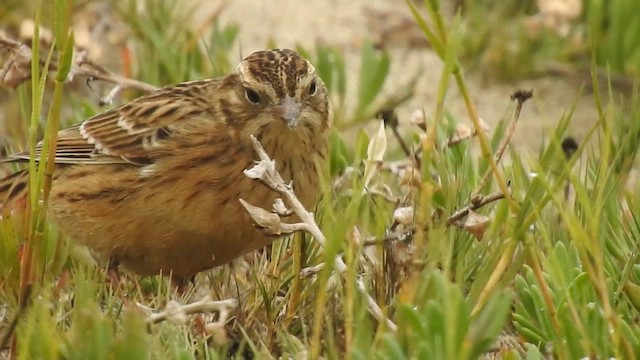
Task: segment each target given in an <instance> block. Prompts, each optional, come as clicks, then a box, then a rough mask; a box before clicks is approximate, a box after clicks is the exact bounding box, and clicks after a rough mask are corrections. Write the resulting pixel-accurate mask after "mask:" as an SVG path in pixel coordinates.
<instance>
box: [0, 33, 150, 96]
mask: <svg viewBox="0 0 640 360" xmlns="http://www.w3.org/2000/svg"><path fill="white" fill-rule="evenodd" d="M0 50H5V51H8V52H9V53H10V55H9V58H8V59H7V61H6V62H5V63H4V65H3V66H2V68H1V69H0V86H12V87H15V86H18V85H20V84H22V83H23V82H25V81H27V80H29V79H30V78H31V58H32V56H33V53H32V52H31V48H30V47H29V46H27V45H25V44H23V43H21V42H19V41H16V40H13V39H10V38H8V37H5V36H1V35H0ZM40 65H41V66H42V65H44V60H42V59H41V60H40ZM57 69H58V63H57V61H55V60H53V59H52V60H51V64H50V65H49V71H56V70H57ZM76 76H82V77H86V78H87V79H88V80H103V81H106V82H110V83H113V84H115V87H114V88H113V89H112V90H111V91H110V92H109V94H108V95H107V96H105V97H104V98H103V99H101V101H100V103H101V105H105V104H110V103H111V102H112V101H113V98H114V97H115V96H116V94H117V93H118V92H120V91H121V90H123V89H137V90H141V91H144V92H151V91H154V90H157V89H158V88H157V87H156V86H154V85H151V84H147V83H145V82H142V81H139V80H134V79H129V78H126V77H124V76H121V75H118V74H116V73H114V72H112V71H110V70H107V69H106V68H105V67H103V66H101V65H99V64H97V63H96V62H94V61H93V60H91V59H89V58H88V56H87V53H86V52H85V51H80V52H78V53H77V54H76V56H75V58H74V61H73V63H72V64H71V70H70V71H69V76H68V78H67V80H68V81H71V80H73V78H74V77H76Z"/></svg>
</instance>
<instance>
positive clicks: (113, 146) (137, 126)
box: [8, 80, 217, 164]
mask: <svg viewBox="0 0 640 360" xmlns="http://www.w3.org/2000/svg"><path fill="white" fill-rule="evenodd" d="M215 81H217V80H200V81H193V82H189V83H183V84H179V85H176V86H174V87H167V88H162V89H160V90H158V91H155V92H153V93H150V94H148V95H145V96H142V97H139V98H137V99H135V100H133V101H132V102H130V103H127V104H124V105H121V106H119V107H116V108H114V109H112V110H109V111H106V112H104V113H101V114H98V115H95V116H93V117H91V118H89V119H87V120H85V121H83V122H82V123H80V124H77V125H75V126H73V127H71V128H68V129H64V130H61V131H60V132H58V142H57V146H56V153H55V162H56V163H61V164H79V163H85V164H109V163H134V164H148V163H151V162H153V161H154V158H156V157H157V156H159V155H161V154H165V153H166V152H167V149H165V146H164V144H165V143H166V140H168V139H170V137H171V136H172V132H173V130H174V129H175V127H176V125H177V124H178V125H179V123H181V122H183V121H185V120H188V119H190V118H193V117H197V116H199V115H200V114H201V113H203V112H206V111H208V110H209V109H207V108H206V101H203V97H204V96H206V91H205V88H206V87H208V86H211V85H213V82H215ZM41 149H42V142H40V143H39V144H38V146H37V149H36V158H38V159H39V158H40V152H41ZM28 159H29V153H28V152H27V153H19V154H14V155H11V157H10V158H9V159H8V161H24V160H28Z"/></svg>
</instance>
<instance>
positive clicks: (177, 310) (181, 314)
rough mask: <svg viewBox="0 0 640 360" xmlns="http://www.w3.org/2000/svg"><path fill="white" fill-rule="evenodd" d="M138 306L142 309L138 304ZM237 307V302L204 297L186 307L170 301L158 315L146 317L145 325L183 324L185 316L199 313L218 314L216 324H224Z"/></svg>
mask: <svg viewBox="0 0 640 360" xmlns="http://www.w3.org/2000/svg"><path fill="white" fill-rule="evenodd" d="M138 306H140V307H143V306H142V305H140V304H138ZM237 306H238V300H236V299H227V300H220V301H215V300H211V298H210V297H208V296H206V297H205V298H204V299H202V300H200V301H196V302H194V303H191V304H187V305H180V304H178V303H177V302H175V301H170V302H169V303H168V304H167V306H166V307H165V309H164V310H163V311H161V312H158V313H153V314H151V315H149V316H148V317H147V319H146V320H145V322H146V323H147V324H157V323H159V322H161V321H165V320H169V321H173V322H177V323H185V322H186V317H187V315H191V314H199V313H212V312H218V313H219V314H220V316H219V317H218V321H217V322H218V323H225V322H226V321H227V320H228V319H229V314H230V312H231V310H233V309H235V308H236V307H237Z"/></svg>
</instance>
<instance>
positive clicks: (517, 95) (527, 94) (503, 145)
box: [473, 90, 533, 196]
mask: <svg viewBox="0 0 640 360" xmlns="http://www.w3.org/2000/svg"><path fill="white" fill-rule="evenodd" d="M531 96H533V93H532V92H531V91H524V90H518V91H516V92H514V93H513V94H512V95H511V100H516V101H517V102H518V103H517V105H516V112H515V113H514V115H513V119H511V123H510V124H509V127H508V128H507V132H506V134H505V136H504V137H503V138H502V141H501V142H500V146H498V150H497V151H496V153H495V155H494V156H493V161H494V162H495V163H496V164H497V163H499V162H500V160H502V156H503V155H504V152H505V150H506V149H507V146H509V143H510V142H511V138H512V137H513V134H514V132H515V130H516V125H517V124H518V119H519V118H520V112H521V111H522V105H523V104H524V102H525V101H527V100H528V99H529V98H531ZM476 131H477V130H476ZM491 173H492V170H489V171H487V173H486V174H484V176H483V177H482V180H481V181H480V184H479V185H478V187H477V189H476V191H475V192H474V193H473V196H477V195H478V194H480V193H481V192H482V189H484V187H485V186H487V182H488V181H489V178H490V176H491ZM503 190H504V189H503Z"/></svg>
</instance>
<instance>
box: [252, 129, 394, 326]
mask: <svg viewBox="0 0 640 360" xmlns="http://www.w3.org/2000/svg"><path fill="white" fill-rule="evenodd" d="M251 141H252V142H253V147H254V149H255V150H256V153H257V154H258V156H259V158H260V161H258V162H257V164H256V165H255V166H254V167H252V168H251V169H247V170H245V171H244V173H245V175H246V176H248V177H249V178H251V179H255V180H259V181H261V182H262V183H264V184H265V185H266V186H268V187H269V188H271V189H272V190H274V191H276V192H278V193H279V194H280V195H282V196H283V197H284V198H285V199H286V201H287V202H288V203H289V204H290V206H291V210H293V212H294V213H295V214H296V215H297V216H298V218H300V220H301V222H300V223H297V224H286V223H282V222H281V221H279V219H278V220H275V218H273V217H270V218H269V219H268V220H269V222H268V226H264V225H263V224H264V222H263V224H260V221H263V218H264V216H265V214H264V213H262V212H260V211H256V207H255V206H252V205H250V204H249V203H247V202H246V201H244V200H242V199H241V202H242V204H243V205H244V206H245V208H246V209H247V211H248V212H249V215H250V216H251V217H252V218H253V219H254V220H255V221H256V222H257V223H258V224H259V225H260V226H262V227H265V228H268V229H272V230H273V229H275V230H276V233H277V235H280V234H286V233H289V232H291V230H292V229H293V228H295V229H296V231H297V230H304V231H306V232H308V233H310V234H311V235H312V236H313V238H314V239H315V240H316V241H317V242H319V243H320V245H322V246H324V244H325V242H326V238H325V236H324V234H323V233H322V231H321V230H320V228H319V227H318V224H317V223H316V221H315V219H314V216H313V213H311V212H309V211H307V210H306V209H305V208H304V206H303V205H302V203H301V202H300V200H299V199H298V197H297V196H296V194H295V193H294V191H293V187H292V186H291V184H286V183H285V182H284V180H283V179H282V177H281V176H280V174H279V173H278V171H277V170H276V167H275V162H274V161H273V160H271V158H269V155H268V154H267V153H266V151H265V150H264V148H263V147H262V145H260V142H258V140H257V139H256V138H255V137H254V136H251ZM247 205H249V206H247ZM258 209H259V208H258ZM260 210H262V211H264V212H266V211H265V210H263V209H260ZM274 215H275V214H274ZM276 216H277V215H276ZM256 218H257V219H256ZM278 224H279V226H277V225H278ZM283 225H288V226H283ZM276 226H277V228H276ZM335 266H336V269H337V270H338V271H339V272H340V274H344V273H345V272H346V270H347V265H346V264H345V263H344V261H343V260H342V258H340V257H336V259H335ZM356 285H357V287H358V290H359V291H360V292H361V293H362V295H363V296H364V297H365V298H366V299H367V304H368V307H369V311H370V312H371V314H372V315H373V316H374V317H375V318H376V319H377V320H378V321H380V322H384V323H385V324H386V325H387V327H388V328H389V329H390V330H391V331H394V332H395V331H397V329H398V327H397V326H396V324H394V323H393V322H392V321H391V320H389V319H388V318H387V317H386V316H385V315H384V313H383V312H382V309H380V307H379V306H378V304H377V303H376V301H375V300H374V299H373V298H372V297H371V295H369V293H368V292H367V289H366V287H365V285H364V282H363V281H362V279H360V278H358V279H356Z"/></svg>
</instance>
